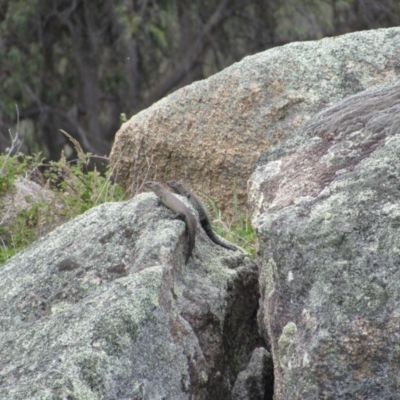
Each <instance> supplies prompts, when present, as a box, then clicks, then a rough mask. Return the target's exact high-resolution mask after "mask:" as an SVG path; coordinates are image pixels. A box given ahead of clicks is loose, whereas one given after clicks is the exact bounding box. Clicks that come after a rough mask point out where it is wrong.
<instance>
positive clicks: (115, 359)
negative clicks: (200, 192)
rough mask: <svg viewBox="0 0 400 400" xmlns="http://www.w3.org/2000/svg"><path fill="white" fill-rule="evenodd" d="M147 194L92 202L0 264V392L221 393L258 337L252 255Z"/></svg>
mask: <svg viewBox="0 0 400 400" xmlns="http://www.w3.org/2000/svg"><path fill="white" fill-rule="evenodd" d="M155 203H156V199H155V196H154V195H153V194H148V193H147V194H142V195H139V196H137V197H136V198H134V199H133V200H131V201H129V202H125V203H109V204H104V205H101V206H98V207H96V208H94V209H92V210H90V211H88V212H87V213H85V214H83V215H82V216H80V217H78V218H76V219H74V220H72V221H70V222H68V223H67V224H65V225H63V226H61V227H59V228H57V229H56V230H55V231H53V232H52V233H50V234H49V235H47V236H46V237H44V238H42V239H40V240H39V241H37V242H35V243H34V244H32V245H31V246H30V247H29V248H28V249H26V250H25V251H23V252H21V253H19V254H18V255H16V256H15V257H13V258H12V259H10V260H9V262H7V263H6V264H5V265H3V266H2V267H1V269H0V310H1V312H0V360H1V362H0V398H1V399H7V400H12V399H24V400H26V399H38V400H39V399H40V400H45V399H86V400H89V399H108V400H109V399H128V398H129V399H147V400H155V399H174V400H175V399H189V398H191V399H229V398H230V397H231V390H232V387H233V384H234V380H235V377H236V375H237V373H238V372H239V371H240V370H241V369H243V368H244V367H245V365H246V364H247V362H248V361H249V359H250V356H251V352H252V350H253V349H254V348H255V347H258V346H259V345H260V343H261V341H260V337H259V336H258V334H257V326H256V310H257V300H258V286H257V270H256V268H255V264H254V263H253V262H251V261H250V260H248V259H247V258H245V257H244V255H243V254H241V253H240V252H232V251H229V250H225V249H223V248H222V247H219V246H216V245H214V244H213V243H212V242H211V241H210V240H209V239H208V237H207V236H206V235H205V233H204V232H203V231H202V230H201V229H200V228H199V227H198V229H197V241H196V247H195V251H194V257H192V258H191V259H190V261H189V263H188V264H187V265H184V252H185V251H186V236H185V228H184V223H183V222H182V221H177V220H171V219H170V218H169V216H170V215H171V212H170V211H169V210H167V209H166V208H164V207H159V208H158V209H156V207H155Z"/></svg>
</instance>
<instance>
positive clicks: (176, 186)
mask: <svg viewBox="0 0 400 400" xmlns="http://www.w3.org/2000/svg"><path fill="white" fill-rule="evenodd" d="M167 185H168V186H169V187H170V188H171V189H172V190H173V191H174V192H175V193H178V194H182V195H185V192H186V189H185V187H184V186H183V185H182V183H180V182H176V181H168V182H167Z"/></svg>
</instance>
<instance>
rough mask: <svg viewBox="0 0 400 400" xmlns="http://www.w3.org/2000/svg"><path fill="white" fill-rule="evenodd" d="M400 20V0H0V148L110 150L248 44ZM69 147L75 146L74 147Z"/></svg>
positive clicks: (56, 154) (250, 49) (254, 46)
mask: <svg viewBox="0 0 400 400" xmlns="http://www.w3.org/2000/svg"><path fill="white" fill-rule="evenodd" d="M399 23H400V1H399V0H163V1H157V0H12V1H11V0H0V87H1V89H2V95H1V96H0V153H1V152H4V150H5V149H6V148H7V147H9V146H10V136H9V130H10V129H11V130H13V131H14V132H15V131H16V123H17V121H18V120H19V124H20V126H19V128H20V129H19V134H20V135H21V138H20V139H23V140H22V141H21V144H22V147H21V150H22V151H24V152H25V153H28V154H32V153H37V152H38V151H41V152H42V154H43V156H44V157H46V159H48V160H59V159H60V155H61V150H62V149H64V150H65V152H66V156H67V158H71V157H76V152H75V151H74V148H73V146H70V142H69V141H68V140H67V139H66V137H65V136H64V135H63V134H62V133H61V132H60V131H59V129H63V130H65V131H67V132H68V133H69V134H70V135H71V136H72V137H74V138H75V139H77V140H78V141H79V143H80V144H81V145H82V148H83V150H84V151H85V152H91V153H93V154H98V155H107V154H108V153H109V151H110V148H111V145H112V141H113V138H114V135H115V133H116V131H117V129H118V127H119V115H120V114H121V113H125V114H126V115H127V116H128V117H130V116H131V115H133V114H134V113H136V112H138V111H140V110H142V109H144V108H146V107H148V106H149V105H150V104H152V103H153V102H155V101H157V100H159V99H160V98H162V97H163V96H165V95H166V94H168V93H170V92H172V91H174V90H176V89H177V88H179V87H181V86H184V85H186V84H189V83H191V82H193V81H195V80H198V79H203V78H207V77H208V76H210V75H211V74H214V73H216V72H218V71H220V70H221V69H223V68H225V67H227V66H228V65H229V64H231V63H233V62H235V61H237V60H240V59H241V58H243V57H244V56H246V55H249V54H253V53H256V52H260V51H262V50H265V49H268V48H271V47H274V46H278V45H282V44H285V43H288V42H290V41H295V40H310V39H319V38H322V37H324V36H332V35H339V34H342V33H346V32H351V31H356V30H363V29H372V28H378V27H389V26H395V25H399ZM73 153H75V154H73Z"/></svg>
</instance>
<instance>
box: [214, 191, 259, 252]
mask: <svg viewBox="0 0 400 400" xmlns="http://www.w3.org/2000/svg"><path fill="white" fill-rule="evenodd" d="M206 197H207V199H208V201H209V202H210V205H211V208H212V212H213V218H212V224H213V229H214V231H215V232H216V233H217V234H218V235H220V236H222V237H223V238H225V239H226V240H228V241H229V242H232V243H234V244H236V245H237V246H239V247H242V248H243V249H244V250H245V251H246V252H247V253H248V254H249V255H250V257H251V258H253V259H254V257H255V254H256V248H255V243H256V235H255V232H254V230H253V227H252V226H251V224H250V218H249V216H248V215H247V214H243V213H242V212H241V211H240V210H239V209H238V207H237V196H236V190H234V196H233V197H234V199H233V200H234V215H233V217H232V219H231V221H230V222H229V223H226V222H224V221H223V220H222V217H221V211H220V210H219V209H218V207H217V205H216V204H215V202H214V201H213V200H212V199H211V198H210V197H208V196H206Z"/></svg>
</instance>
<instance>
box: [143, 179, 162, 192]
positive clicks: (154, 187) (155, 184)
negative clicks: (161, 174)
mask: <svg viewBox="0 0 400 400" xmlns="http://www.w3.org/2000/svg"><path fill="white" fill-rule="evenodd" d="M144 185H145V186H147V187H148V188H149V189H151V190H153V191H156V190H158V189H160V188H161V185H160V184H159V183H158V182H154V181H147V182H145V183H144Z"/></svg>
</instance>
